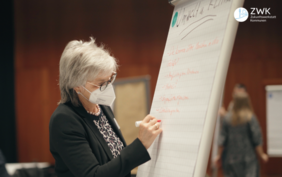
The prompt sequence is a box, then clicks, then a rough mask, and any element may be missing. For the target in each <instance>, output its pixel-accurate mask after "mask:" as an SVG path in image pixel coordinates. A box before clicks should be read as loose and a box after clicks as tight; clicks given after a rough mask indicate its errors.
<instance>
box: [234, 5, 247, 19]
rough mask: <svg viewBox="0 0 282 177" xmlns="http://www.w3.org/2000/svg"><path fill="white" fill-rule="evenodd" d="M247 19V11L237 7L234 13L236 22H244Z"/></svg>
mask: <svg viewBox="0 0 282 177" xmlns="http://www.w3.org/2000/svg"><path fill="white" fill-rule="evenodd" d="M248 17H249V13H248V11H247V9H245V8H243V7H239V8H238V9H236V10H235V12H234V18H235V19H236V20H237V21H238V22H244V21H246V20H247V19H248Z"/></svg>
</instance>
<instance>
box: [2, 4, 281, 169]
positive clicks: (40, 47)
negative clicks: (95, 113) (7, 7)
mask: <svg viewBox="0 0 282 177" xmlns="http://www.w3.org/2000/svg"><path fill="white" fill-rule="evenodd" d="M281 5H282V4H281V1H264V0H246V3H245V5H244V6H245V7H246V8H247V9H248V10H249V9H250V7H254V6H255V7H259V8H261V7H271V13H272V14H273V15H276V16H277V19H275V20H269V21H268V22H266V23H251V22H249V21H246V22H243V23H240V25H239V29H238V33H237V37H236V41H235V45H234V49H233V53H232V57H231V61H230V66H229V71H228V75H227V80H226V86H225V95H224V104H225V105H226V106H227V105H228V103H229V101H230V100H231V92H232V89H233V86H234V85H235V84H236V83H238V82H240V83H244V84H246V85H247V87H248V91H249V93H250V96H251V99H252V102H253V105H254V109H255V112H256V114H257V116H258V118H259V121H260V124H261V126H262V130H263V133H264V140H265V141H264V142H265V145H264V148H266V145H267V144H266V142H267V141H266V136H265V135H266V134H265V133H266V115H265V105H264V104H265V100H264V94H265V93H264V90H263V86H264V85H265V83H269V82H272V83H274V82H275V83H279V82H280V79H282V69H281V66H282V54H281V50H282V44H281V39H282V35H281V31H282V21H281V16H282V13H281V10H279V7H281ZM14 9H15V41H16V42H15V65H14V66H15V88H16V90H15V91H16V92H15V93H16V94H15V97H16V117H17V135H18V141H17V142H18V147H17V149H18V153H19V156H18V157H19V161H49V162H54V160H53V158H52V156H51V154H50V152H49V144H48V140H49V136H48V123H49V119H50V116H51V114H52V112H53V111H54V109H55V108H56V106H57V102H58V101H59V99H60V93H59V89H58V85H57V84H58V75H59V72H58V65H59V59H60V55H61V53H62V51H63V48H64V46H65V45H66V43H67V42H68V41H70V40H73V39H83V40H88V39H89V36H93V37H95V38H96V39H97V41H98V43H101V42H102V43H104V44H106V46H108V47H109V48H110V50H111V52H112V53H113V54H114V56H115V57H116V58H117V59H118V60H119V65H120V69H119V71H118V78H123V77H132V76H140V75H151V93H154V88H155V85H156V81H157V77H158V71H159V67H160V62H161V59H162V55H163V50H164V46H165V42H166V38H167V34H168V28H169V24H170V20H171V16H172V12H173V7H172V6H170V5H169V4H168V3H167V1H166V0H134V1H133V0H123V1H118V0H107V1H97V0H92V1H69V0H59V1H58V0H42V1H38V0H26V1H24V2H23V1H14ZM5 90H6V88H5ZM265 150H266V149H265ZM280 161H281V158H280V159H274V158H271V159H270V163H269V165H268V164H267V165H262V166H263V172H264V173H280V172H279V171H275V169H276V170H281V169H279V168H278V166H279V163H280ZM280 164H281V163H280ZM271 168H275V169H274V170H273V169H271Z"/></svg>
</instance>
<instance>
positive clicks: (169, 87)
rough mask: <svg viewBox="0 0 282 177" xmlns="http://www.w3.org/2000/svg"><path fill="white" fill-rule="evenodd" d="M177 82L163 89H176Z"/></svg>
mask: <svg viewBox="0 0 282 177" xmlns="http://www.w3.org/2000/svg"><path fill="white" fill-rule="evenodd" d="M177 82H178V81H176V82H175V83H169V84H165V85H164V86H163V87H162V88H164V89H166V90H168V89H174V88H175V87H176V85H177Z"/></svg>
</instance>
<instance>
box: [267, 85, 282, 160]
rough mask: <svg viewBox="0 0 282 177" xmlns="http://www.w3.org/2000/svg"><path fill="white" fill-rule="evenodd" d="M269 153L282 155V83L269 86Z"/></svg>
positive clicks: (275, 155) (273, 155)
mask: <svg viewBox="0 0 282 177" xmlns="http://www.w3.org/2000/svg"><path fill="white" fill-rule="evenodd" d="M266 100H267V101H266V112H267V153H268V155H269V156H271V157H282V129H281V125H282V85H280V86H279V85H276V86H274V85H273V86H267V93H266Z"/></svg>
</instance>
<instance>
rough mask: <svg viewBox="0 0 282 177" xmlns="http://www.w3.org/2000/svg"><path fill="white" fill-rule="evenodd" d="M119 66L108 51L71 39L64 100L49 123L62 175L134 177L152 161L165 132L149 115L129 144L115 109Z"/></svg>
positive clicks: (63, 62) (63, 63)
mask: <svg viewBox="0 0 282 177" xmlns="http://www.w3.org/2000/svg"><path fill="white" fill-rule="evenodd" d="M116 70H117V63H116V60H115V58H114V57H112V56H111V55H110V54H109V52H107V51H106V50H105V49H104V48H103V47H99V46H97V45H96V44H95V40H94V39H92V38H91V40H90V41H89V42H82V41H71V42H69V43H68V44H67V46H66V47H65V50H64V52H63V54H62V56H61V59H60V79H59V86H60V91H61V101H60V103H59V105H58V107H57V109H56V110H55V111H54V113H53V115H52V116H51V119H50V125H49V132H50V151H51V153H52V155H53V157H54V158H55V161H56V162H55V171H56V173H57V175H58V177H74V176H76V177H105V176H108V177H130V176H131V175H130V171H131V170H132V169H134V168H135V167H137V166H139V165H141V164H142V163H145V162H147V161H148V160H150V155H149V153H148V152H147V149H148V148H149V147H150V146H151V144H152V143H153V141H154V140H155V138H156V137H157V136H158V135H159V134H160V133H161V132H162V129H161V128H160V123H159V122H158V120H157V119H156V118H155V117H153V116H151V115H148V116H146V117H145V118H144V119H143V121H142V123H141V124H140V126H139V134H138V137H137V138H136V139H135V140H134V141H133V142H132V143H131V144H130V145H128V146H126V143H125V141H124V138H123V136H122V134H121V131H120V129H119V126H118V125H117V122H116V120H115V118H114V115H113V112H112V110H111V108H110V106H111V105H112V103H113V101H114V100H115V93H114V89H113V86H112V83H113V82H114V80H115V78H116V75H117V73H116Z"/></svg>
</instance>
